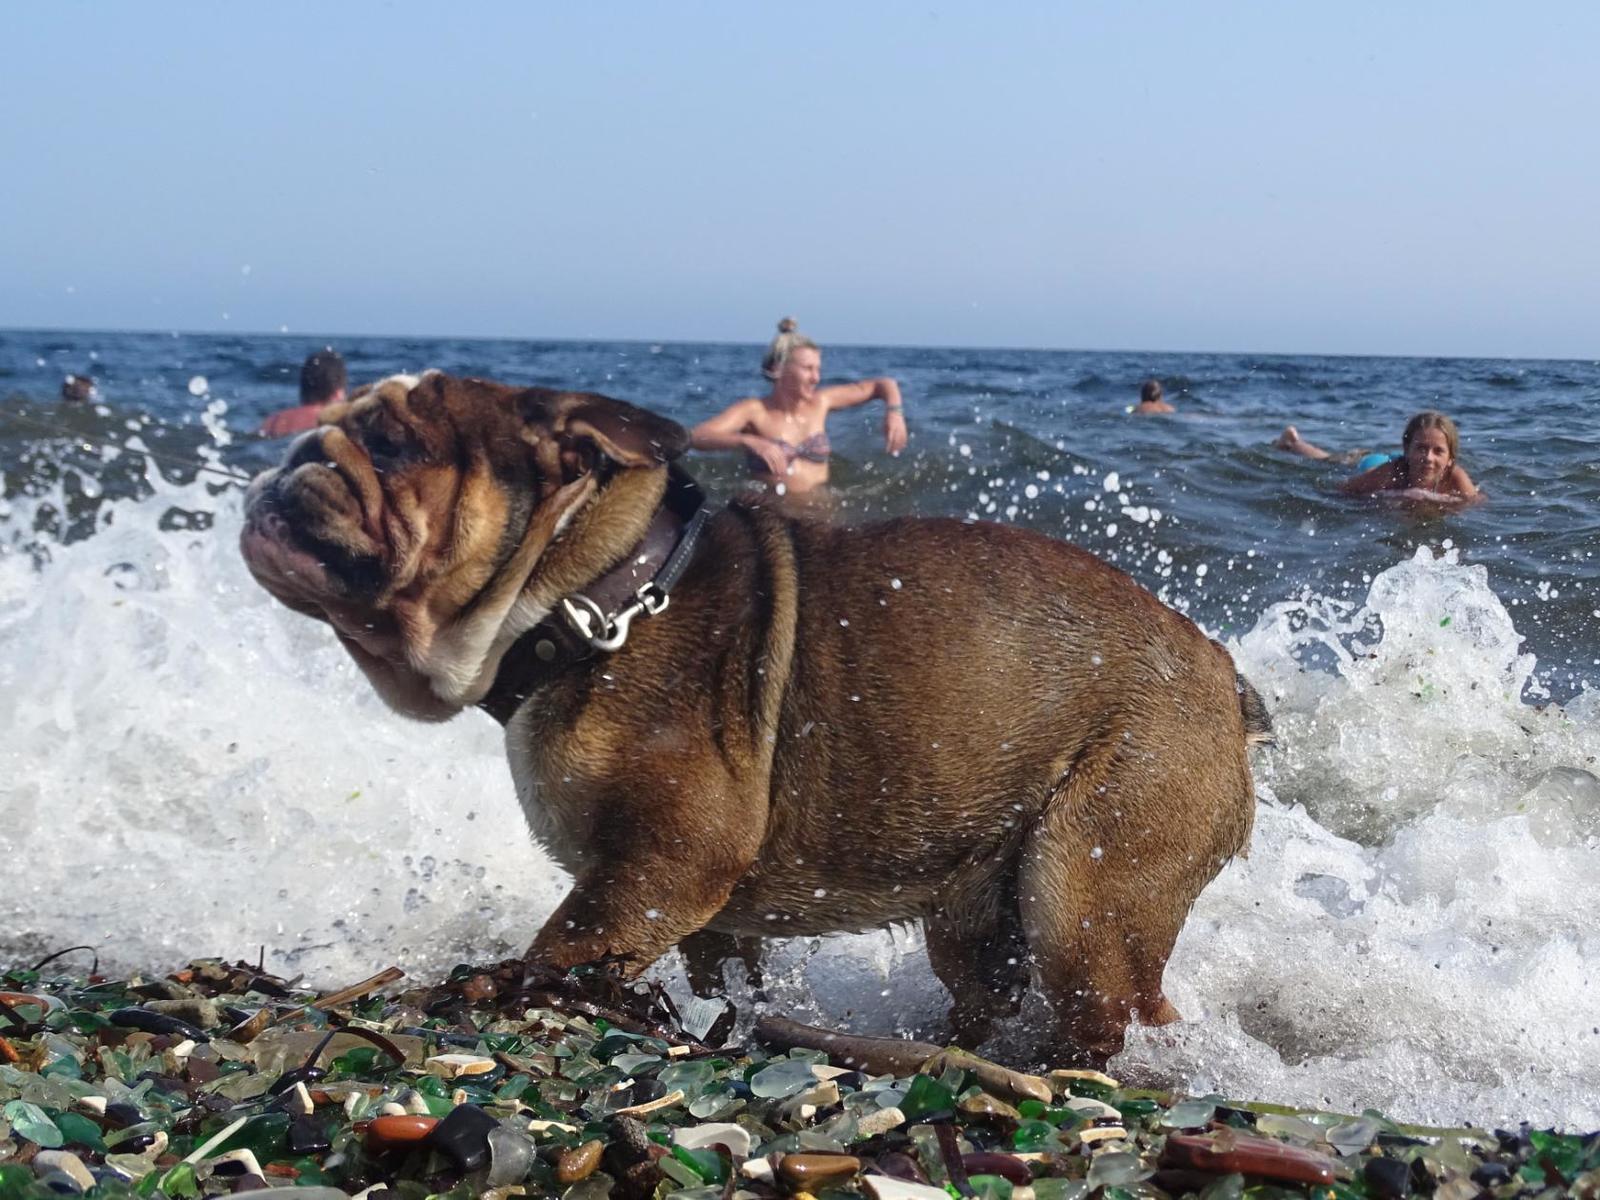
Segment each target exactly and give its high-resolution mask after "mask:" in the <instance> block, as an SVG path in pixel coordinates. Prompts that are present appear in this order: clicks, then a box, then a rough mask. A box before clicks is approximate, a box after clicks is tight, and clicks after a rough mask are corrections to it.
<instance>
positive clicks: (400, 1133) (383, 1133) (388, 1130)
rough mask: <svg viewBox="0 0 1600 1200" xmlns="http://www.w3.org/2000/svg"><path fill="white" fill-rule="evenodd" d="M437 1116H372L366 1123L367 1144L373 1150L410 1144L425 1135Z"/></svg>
mask: <svg viewBox="0 0 1600 1200" xmlns="http://www.w3.org/2000/svg"><path fill="white" fill-rule="evenodd" d="M438 1123H439V1118H438V1117H413V1116H404V1117H373V1118H372V1120H371V1121H370V1122H369V1123H368V1125H367V1145H368V1146H369V1147H370V1148H371V1149H373V1150H395V1149H398V1148H400V1147H402V1146H412V1145H415V1144H416V1143H417V1142H420V1141H421V1140H422V1139H423V1138H425V1137H427V1136H428V1134H429V1133H431V1132H432V1131H433V1127H434V1126H435V1125H437V1124H438Z"/></svg>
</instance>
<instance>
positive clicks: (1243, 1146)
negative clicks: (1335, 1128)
mask: <svg viewBox="0 0 1600 1200" xmlns="http://www.w3.org/2000/svg"><path fill="white" fill-rule="evenodd" d="M1161 1165H1162V1166H1165V1167H1188V1168H1190V1169H1191V1170H1195V1171H1210V1172H1213V1173H1215V1174H1218V1175H1231V1174H1234V1173H1238V1174H1240V1175H1254V1176H1256V1177H1258V1178H1260V1179H1279V1180H1283V1181H1284V1182H1286V1183H1332V1182H1333V1160H1332V1159H1330V1158H1329V1157H1328V1156H1327V1155H1326V1154H1320V1153H1318V1152H1317V1151H1315V1150H1304V1149H1301V1148H1300V1147H1299V1146H1291V1145H1289V1144H1288V1143H1287V1142H1278V1141H1274V1140H1272V1139H1271V1138H1263V1137H1250V1136H1248V1135H1245V1134H1238V1135H1231V1134H1223V1135H1221V1136H1220V1137H1209V1136H1207V1137H1202V1136H1200V1135H1198V1134H1189V1133H1174V1134H1171V1135H1170V1136H1169V1137H1168V1138H1167V1148H1166V1149H1165V1150H1164V1151H1162V1154H1161Z"/></svg>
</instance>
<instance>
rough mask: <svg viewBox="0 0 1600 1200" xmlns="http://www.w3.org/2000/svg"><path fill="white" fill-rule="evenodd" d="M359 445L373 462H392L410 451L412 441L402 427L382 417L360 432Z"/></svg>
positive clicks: (386, 417) (392, 420) (387, 417)
mask: <svg viewBox="0 0 1600 1200" xmlns="http://www.w3.org/2000/svg"><path fill="white" fill-rule="evenodd" d="M361 444H362V445H363V446H364V447H365V448H366V451H367V454H368V455H369V456H370V457H371V458H372V460H373V461H374V462H394V461H396V460H398V459H400V458H403V457H404V456H405V455H406V454H407V453H408V452H409V451H410V449H411V447H412V439H411V435H410V431H409V430H407V429H406V427H405V426H404V425H402V424H400V422H398V421H396V420H394V419H393V418H391V417H389V416H387V415H382V416H380V417H378V418H377V419H376V420H374V421H372V422H370V423H369V424H368V425H367V427H366V428H365V429H363V430H362V431H361Z"/></svg>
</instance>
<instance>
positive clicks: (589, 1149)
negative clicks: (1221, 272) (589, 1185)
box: [556, 1141, 606, 1183]
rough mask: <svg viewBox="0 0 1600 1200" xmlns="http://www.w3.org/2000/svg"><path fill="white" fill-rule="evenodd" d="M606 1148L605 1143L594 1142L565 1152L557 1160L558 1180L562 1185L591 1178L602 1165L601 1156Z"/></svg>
mask: <svg viewBox="0 0 1600 1200" xmlns="http://www.w3.org/2000/svg"><path fill="white" fill-rule="evenodd" d="M605 1148H606V1147H605V1143H604V1142H601V1141H592V1142H585V1143H583V1145H581V1146H570V1147H568V1148H567V1149H565V1150H563V1151H562V1152H561V1157H560V1158H559V1159H557V1160H556V1180H557V1181H558V1182H560V1183H577V1182H578V1181H579V1180H580V1179H587V1178H589V1176H591V1175H593V1174H594V1172H595V1168H596V1167H598V1166H599V1165H600V1155H601V1153H602V1152H603V1151H604V1150H605Z"/></svg>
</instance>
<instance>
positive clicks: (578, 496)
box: [241, 373, 1269, 1062]
mask: <svg viewBox="0 0 1600 1200" xmlns="http://www.w3.org/2000/svg"><path fill="white" fill-rule="evenodd" d="M323 421H324V423H323V424H322V425H320V426H319V427H318V428H316V429H314V430H312V431H310V432H308V433H306V434H304V435H302V436H301V437H300V439H299V440H298V441H296V442H295V443H294V444H293V445H292V446H291V447H290V448H289V450H288V451H287V454H286V457H285V459H284V462H283V464H282V465H281V466H280V467H278V468H276V469H274V470H270V471H267V472H265V473H264V474H262V475H261V476H259V477H258V478H257V479H256V480H254V482H253V483H252V484H251V486H250V489H249V492H248V495H247V498H246V501H245V522H244V530H243V534H242V539H241V540H242V549H243V553H244V556H245V559H246V561H247V562H248V564H249V568H250V570H251V572H252V574H253V575H254V576H255V578H256V579H257V580H258V581H260V583H261V584H262V586H263V587H265V588H266V589H267V590H268V591H269V592H271V593H272V594H273V595H274V596H276V597H277V598H278V599H279V600H281V601H282V602H283V603H284V604H286V605H288V606H289V607H290V608H292V609H294V610H295V611H297V612H300V613H304V614H305V615H307V616H310V617H315V618H317V619H318V620H321V621H325V622H327V623H328V624H329V625H330V626H331V627H332V629H333V632H334V635H335V636H336V637H337V638H338V639H339V641H340V642H341V643H343V645H344V646H345V648H346V649H347V650H348V651H349V652H350V654H351V656H352V657H353V658H354V659H355V661H356V662H357V663H358V664H359V665H360V667H361V669H362V670H363V671H364V672H366V674H367V675H368V677H369V678H370V679H371V681H372V684H373V686H374V687H375V688H377V690H378V692H379V693H380V694H381V695H382V696H383V698H384V699H385V700H387V701H388V703H389V704H390V705H392V706H393V707H394V708H395V709H396V710H397V711H399V712H400V713H402V714H404V715H406V716H410V717H416V718H420V719H422V720H429V721H440V720H445V719H447V718H449V717H452V716H454V715H456V714H457V713H459V712H461V711H462V710H463V709H467V708H474V707H476V708H480V709H483V710H485V711H486V712H487V713H489V714H490V715H491V716H492V717H493V718H494V719H495V720H497V721H499V722H500V723H501V724H502V725H503V726H504V727H505V737H506V750H507V754H508V756H509V758H510V764H511V772H512V775H513V776H514V777H515V781H516V787H517V793H518V796H519V797H520V799H521V803H522V807H523V810H524V811H525V812H526V814H527V818H528V822H529V825H530V826H531V828H532V830H533V832H534V834H535V836H537V837H538V839H539V840H540V841H541V842H542V843H543V844H544V845H545V846H546V847H547V848H548V850H549V852H550V853H551V855H552V856H553V857H554V858H555V859H556V861H557V862H559V863H560V864H561V865H562V866H563V867H564V868H565V869H566V870H567V871H569V872H570V873H571V874H572V877H573V886H572V890H571V892H570V893H569V894H568V895H567V897H566V898H565V899H564V900H563V901H562V903H561V904H560V906H559V907H558V908H557V909H556V910H555V912H554V914H553V915H552V916H551V917H550V919H549V920H548V921H546V922H545V924H544V927H543V928H542V929H541V930H539V932H538V935H537V937H535V939H534V941H533V944H532V946H531V947H530V949H529V950H528V959H529V960H530V962H537V963H540V964H542V965H545V966H550V967H555V968H566V967H569V966H573V965H576V964H582V963H593V962H601V961H606V962H609V963H611V964H613V965H616V966H619V967H620V969H621V970H622V971H623V973H624V974H625V975H633V974H637V973H638V972H639V971H642V970H643V969H644V968H645V967H647V966H648V965H649V964H650V963H652V962H653V961H654V960H655V959H656V958H658V957H659V956H660V955H661V954H663V953H664V952H665V951H666V950H668V949H669V948H671V947H672V946H674V945H678V944H680V943H682V944H683V946H684V950H685V952H686V954H688V955H690V956H692V960H693V961H701V962H703V961H706V960H707V959H709V958H712V957H714V956H715V955H716V954H718V953H721V952H723V951H725V950H728V949H731V948H732V947H733V946H734V945H735V944H737V940H741V939H758V938H762V937H770V936H781V937H793V936H801V935H820V934H831V933H839V932H847V931H863V930H871V929H878V928H882V927H884V926H886V925H889V924H891V923H897V922H912V921H920V922H921V923H922V925H923V928H924V930H925V931H926V938H927V949H928V956H929V959H930V961H931V964H932V967H933V970H934V971H935V972H936V973H937V975H938V977H939V979H940V980H941V981H942V982H943V983H944V985H945V986H946V987H947V988H948V989H949V991H950V994H951V997H952V999H953V1001H954V1004H953V1009H952V1014H951V1015H952V1022H953V1025H954V1031H955V1033H956V1035H957V1036H958V1037H959V1038H960V1039H961V1040H962V1041H963V1042H965V1043H966V1044H969V1045H976V1044H978V1043H979V1042H981V1041H982V1040H983V1039H984V1037H985V1036H986V1035H987V1033H988V1032H989V1031H990V1028H991V1025H992V1024H993V1022H994V1021H996V1020H997V1019H1000V1018H1004V1017H1005V1016H1007V1015H1009V1014H1013V1013H1014V1012H1015V1011H1016V1009H1017V1006H1018V1004H1019V1003H1020V999H1021V997H1022V994H1023V992H1024V990H1025V987H1026V985H1027V984H1028V983H1029V981H1030V977H1031V978H1032V980H1033V981H1034V982H1035V983H1036V985H1037V986H1038V988H1039V989H1040V990H1041V991H1042V993H1043V994H1044V996H1045V997H1046V998H1047V999H1048V1000H1049V1001H1050V1006H1051V1009H1052V1011H1053V1013H1054V1015H1055V1020H1056V1021H1057V1029H1056V1030H1055V1037H1056V1038H1057V1039H1058V1041H1057V1043H1056V1045H1054V1046H1053V1049H1054V1050H1055V1051H1057V1052H1059V1053H1063V1054H1068V1055H1073V1056H1075V1057H1079V1058H1081V1059H1084V1060H1087V1061H1090V1062H1103V1061H1104V1059H1105V1058H1106V1057H1108V1056H1109V1055H1111V1054H1112V1053H1114V1052H1116V1051H1117V1050H1118V1049H1119V1048H1120V1047H1121V1045H1122V1041H1123V1036H1124V1032H1125V1029H1126V1027H1127V1025H1128V1023H1129V1022H1130V1021H1131V1020H1135V1019H1137V1020H1139V1021H1143V1022H1146V1023H1152V1024H1154V1023H1163V1022H1168V1021H1172V1020H1175V1019H1176V1018H1177V1013H1176V1012H1175V1011H1174V1009H1173V1007H1172V1005H1171V1004H1170V1003H1169V1002H1168V1001H1167V999H1166V997H1165V996H1164V995H1163V993H1162V973H1163V970H1164V968H1165V965H1166V961H1167V957H1168V955H1169V954H1170V953H1171V950H1172V946H1173V942H1174V941H1175V939H1176V938H1177V936H1178V932H1179V928H1180V927H1181V925H1182V924H1183V921H1184V919H1185V916H1186V915H1187V913H1188V911H1189V909H1190V906H1191V905H1192V904H1193V903H1194V901H1195V898H1196V897H1197V896H1198V895H1199V894H1200V891H1201V889H1202V888H1204V887H1205V885H1206V884H1207V883H1208V882H1209V881H1210V880H1211V878H1212V877H1213V876H1214V875H1215V874H1216V873H1217V871H1218V870H1219V869H1220V868H1221V866H1222V865H1223V864H1224V863H1225V862H1226V861H1227V860H1228V859H1229V858H1230V857H1231V856H1232V855H1235V854H1238V853H1240V852H1241V851H1243V850H1244V849H1245V847H1246V845H1247V842H1248V839H1249V836H1250V828H1251V822H1252V818H1253V814H1254V804H1255V800H1254V786H1253V783H1252V780H1251V775H1250V766H1249V762H1248V757H1247V744H1248V743H1249V742H1251V741H1252V740H1256V739H1260V738H1263V737H1265V736H1266V734H1267V732H1268V729H1269V724H1268V721H1267V718H1266V713H1265V710H1264V709H1263V708H1262V706H1261V703H1260V701H1259V699H1258V698H1257V697H1256V695H1255V693H1254V692H1253V691H1252V690H1251V688H1250V687H1249V685H1248V684H1247V683H1245V681H1244V680H1243V679H1242V678H1240V677H1239V676H1238V675H1237V673H1236V672H1235V670H1234V666H1233V662H1232V660H1231V659H1230V658H1229V656H1228V654H1227V652H1226V650H1224V649H1223V647H1221V646H1220V645H1218V644H1217V643H1215V642H1213V641H1211V640H1209V639H1208V638H1207V637H1206V636H1205V635H1204V634H1203V633H1202V632H1201V631H1200V630H1199V629H1198V628H1197V627H1196V626H1195V625H1194V624H1193V623H1192V622H1191V621H1189V620H1188V619H1187V618H1185V617H1183V616H1181V615H1179V614H1178V613H1176V612H1173V611H1172V610H1171V609H1169V608H1167V607H1166V606H1164V605H1163V604H1161V603H1160V602H1159V601H1158V600H1156V599H1155V597H1153V596H1152V595H1150V593H1149V592H1147V591H1145V590H1144V589H1143V588H1142V587H1140V586H1139V585H1138V584H1136V583H1135V582H1134V581H1133V580H1132V579H1130V578H1129V577H1128V576H1127V575H1125V574H1123V573H1122V572H1121V571H1118V570H1116V569H1114V568H1112V567H1110V566H1108V565H1106V564H1105V563H1103V562H1101V561H1100V560H1099V559H1097V558H1095V557H1094V556H1093V555H1091V554H1089V553H1086V552H1085V551H1083V550H1080V549H1077V548H1075V547H1073V546H1071V545H1068V544H1066V543H1064V542H1060V541H1056V540H1053V539H1051V538H1049V537H1046V536H1043V535H1041V534H1038V533H1033V532H1029V531H1026V530H1022V529H1017V528H1012V527H1008V526H1003V525H995V524H988V523H984V522H967V521H959V520H946V519H934V518H927V519H923V518H902V519H897V520H890V521H884V522H881V523H877V524H870V525H864V526H861V527H858V528H852V527H847V526H844V525H842V524H832V523H822V522H818V521H813V520H804V519H798V518H796V517H794V516H792V515H786V514H785V513H784V512H782V511H779V510H778V509H776V508H774V507H773V506H771V505H768V504H763V503H760V502H754V501H750V502H746V501H735V502H733V503H731V504H730V505H728V506H727V507H725V508H723V509H721V510H720V511H717V512H714V513H713V512H710V511H709V509H708V508H707V507H706V506H705V504H704V501H703V497H702V496H701V494H700V492H699V490H698V488H697V487H696V486H695V485H694V483H693V481H692V480H691V479H690V478H689V476H688V475H687V474H686V473H684V471H683V470H682V468H681V467H680V465H679V464H678V463H677V461H676V460H677V459H678V458H679V456H680V455H681V454H682V453H683V451H684V449H685V448H686V446H687V444H688V438H687V435H686V433H685V431H684V430H683V428H682V427H681V426H679V425H677V424H675V423H674V422H672V421H670V420H667V419H665V418H663V417H660V416H657V415H655V414H653V413H650V412H648V411H646V410H644V409H641V408H637V407H634V406H633V405H631V404H627V403H624V402H622V401H619V400H613V399H608V398H607V397H604V396H599V395H594V394H590V393H585V392H563V391H552V390H548V389H545V388H537V387H533V388H519V387H510V386H506V385H503V384H499V383H491V382H487V381H485V380H480V379H458V378H451V377H447V376H445V375H442V374H436V373H434V374H426V375H423V376H420V377H408V376H397V377H394V378H391V379H388V380H385V381H384V382H382V383H380V384H378V385H376V386H374V387H373V388H372V389H371V390H370V391H368V392H367V393H366V394H365V395H361V396H359V397H357V398H355V399H353V400H352V401H350V402H348V403H346V404H343V405H340V406H335V407H333V408H330V409H329V410H328V411H327V412H326V413H325V415H324V417H323Z"/></svg>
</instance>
